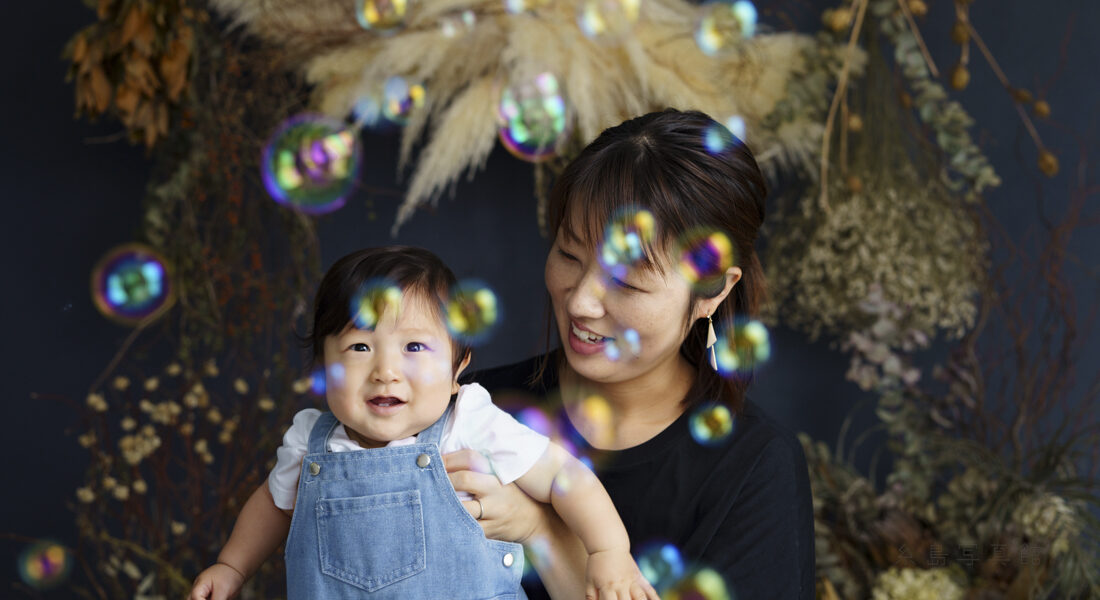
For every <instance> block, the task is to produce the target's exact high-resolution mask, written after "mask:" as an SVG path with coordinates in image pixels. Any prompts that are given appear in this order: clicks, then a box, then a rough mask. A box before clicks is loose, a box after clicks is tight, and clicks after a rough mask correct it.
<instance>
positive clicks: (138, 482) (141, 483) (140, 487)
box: [130, 479, 149, 494]
mask: <svg viewBox="0 0 1100 600" xmlns="http://www.w3.org/2000/svg"><path fill="white" fill-rule="evenodd" d="M130 487H131V488H132V489H133V490H134V492H136V493H138V494H144V493H145V492H148V491H149V484H147V483H145V480H144V479H135V480H134V482H133V483H131V484H130Z"/></svg>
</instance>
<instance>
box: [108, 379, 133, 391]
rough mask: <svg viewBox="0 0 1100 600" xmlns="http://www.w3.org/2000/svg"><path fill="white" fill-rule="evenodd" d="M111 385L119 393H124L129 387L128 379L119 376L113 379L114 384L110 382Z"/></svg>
mask: <svg viewBox="0 0 1100 600" xmlns="http://www.w3.org/2000/svg"><path fill="white" fill-rule="evenodd" d="M112 385H114V387H115V389H116V390H118V391H120V392H121V391H125V390H126V389H127V388H129V387H130V379H129V378H128V377H125V376H123V375H119V376H118V377H115V380H114V382H112Z"/></svg>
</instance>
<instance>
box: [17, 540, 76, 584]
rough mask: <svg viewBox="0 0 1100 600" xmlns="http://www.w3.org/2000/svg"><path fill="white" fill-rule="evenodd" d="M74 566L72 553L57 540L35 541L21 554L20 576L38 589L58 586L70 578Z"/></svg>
mask: <svg viewBox="0 0 1100 600" xmlns="http://www.w3.org/2000/svg"><path fill="white" fill-rule="evenodd" d="M72 567H73V555H72V553H71V552H69V549H68V548H66V547H65V546H62V545H61V544H58V543H55V542H50V541H40V542H35V543H34V544H31V545H30V546H28V547H27V548H26V549H25V550H23V552H22V553H21V554H20V555H19V577H20V578H21V579H22V580H23V582H24V583H26V584H27V585H29V586H31V587H32V588H34V589H36V590H48V589H51V588H54V587H57V586H58V585H60V584H61V583H63V582H64V581H65V580H66V579H68V578H69V573H70V572H71V571H72Z"/></svg>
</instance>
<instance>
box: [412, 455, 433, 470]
mask: <svg viewBox="0 0 1100 600" xmlns="http://www.w3.org/2000/svg"><path fill="white" fill-rule="evenodd" d="M430 464H432V457H430V456H428V455H427V454H421V455H420V456H417V457H416V466H418V467H420V468H421V469H423V468H425V467H427V466H428V465H430Z"/></svg>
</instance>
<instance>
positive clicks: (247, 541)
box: [218, 481, 290, 578]
mask: <svg viewBox="0 0 1100 600" xmlns="http://www.w3.org/2000/svg"><path fill="white" fill-rule="evenodd" d="M289 531H290V515H288V514H287V512H286V511H283V510H282V509H280V508H279V507H278V506H275V499H274V498H272V497H271V490H269V489H268V487H267V482H266V481H265V482H263V483H262V484H260V487H259V489H257V490H256V491H255V492H253V493H252V496H251V497H250V498H249V499H248V502H246V503H245V505H244V508H242V509H241V514H240V516H238V517H237V524H236V525H234V526H233V533H231V534H230V535H229V541H228V542H226V543H225V547H224V548H222V551H221V554H219V555H218V562H220V563H225V564H227V565H229V566H231V567H233V568H234V569H237V570H238V571H240V572H241V574H243V575H244V576H245V577H246V578H248V577H251V576H252V574H253V573H255V572H256V570H257V569H259V568H260V565H262V564H263V562H264V561H265V560H267V557H268V556H271V553H272V552H274V551H275V549H276V548H278V547H279V544H281V543H283V542H284V541H286V535H287V532H289Z"/></svg>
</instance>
